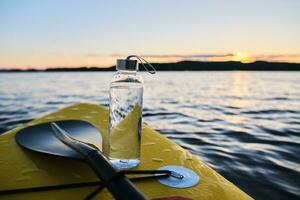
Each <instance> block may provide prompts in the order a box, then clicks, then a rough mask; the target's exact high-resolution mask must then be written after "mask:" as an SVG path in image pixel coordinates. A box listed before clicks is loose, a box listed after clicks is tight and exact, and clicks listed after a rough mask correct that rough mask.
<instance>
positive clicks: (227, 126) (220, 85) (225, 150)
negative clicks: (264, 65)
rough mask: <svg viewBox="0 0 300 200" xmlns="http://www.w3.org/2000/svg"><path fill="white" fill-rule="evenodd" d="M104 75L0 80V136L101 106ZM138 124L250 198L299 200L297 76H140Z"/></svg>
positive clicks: (299, 98) (7, 75)
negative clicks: (82, 107)
mask: <svg viewBox="0 0 300 200" xmlns="http://www.w3.org/2000/svg"><path fill="white" fill-rule="evenodd" d="M111 76H112V73H111V72H74V73H71V72H67V73H37V72H35V73H2V74H0V133H3V132H5V131H7V130H10V129H12V128H14V127H16V126H18V125H20V124H22V123H24V122H28V121H30V120H32V119H34V118H37V117H39V116H41V115H44V114H46V113H50V112H53V111H55V110H57V109H60V108H63V107H65V106H68V105H71V104H74V103H79V102H92V103H98V104H103V105H106V106H107V105H108V94H109V93H108V85H109V81H110V78H111ZM143 76H144V80H145V95H144V111H143V114H144V115H143V121H144V122H147V123H148V124H150V125H151V126H152V127H153V128H154V129H156V130H158V131H160V132H161V133H162V134H164V135H166V136H167V137H168V138H170V139H171V140H173V141H175V142H176V143H178V144H179V145H180V146H182V147H183V148H185V149H187V150H188V151H190V152H191V153H193V154H194V155H196V156H199V157H200V158H201V159H202V160H204V161H205V162H207V163H208V164H209V165H210V166H212V167H213V168H214V169H215V170H217V171H218V172H219V173H221V174H222V175H223V176H225V177H226V178H227V179H229V180H230V181H231V182H233V183H234V184H235V185H237V186H239V187H240V188H241V189H242V190H244V191H245V192H247V193H248V194H249V195H251V196H252V197H254V198H256V199H299V198H300V193H299V191H300V72H240V71H232V72H158V73H157V74H156V75H149V74H146V73H143Z"/></svg>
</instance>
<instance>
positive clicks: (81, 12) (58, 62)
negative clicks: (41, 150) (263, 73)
mask: <svg viewBox="0 0 300 200" xmlns="http://www.w3.org/2000/svg"><path fill="white" fill-rule="evenodd" d="M299 19H300V1H299V0H251V1H246V0H206V1H204V0H203V1H202V0H195V1H192V0H185V1H174V0H149V1H146V0H145V1H141V0H140V1H139V0H122V1H121V0H119V1H117V0H116V1H104V0H103V1H102V0H88V1H86V0H43V1H41V0H26V1H23V0H0V68H2V69H12V68H21V69H26V68H36V69H44V68H50V67H80V66H99V67H108V66H112V65H114V64H115V60H116V59H117V58H123V57H126V56H127V55H130V54H138V55H141V56H143V57H145V58H146V59H147V60H148V61H150V62H177V61H180V60H199V61H229V60H234V61H241V62H244V63H247V62H254V61H256V60H265V61H275V62H297V63H300V25H299Z"/></svg>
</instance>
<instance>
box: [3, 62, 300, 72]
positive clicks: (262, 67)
mask: <svg viewBox="0 0 300 200" xmlns="http://www.w3.org/2000/svg"><path fill="white" fill-rule="evenodd" d="M152 65H153V66H155V68H156V70H157V71H234V70H241V71H300V63H279V62H265V61H256V62H253V63H241V62H235V61H228V62H201V61H181V62H177V63H152ZM140 70H141V71H145V70H144V68H143V67H140ZM89 71H91V72H95V71H97V72H98V71H99V72H101V71H104V72H105V71H115V66H111V67H107V68H100V67H78V68H66V67H57V68H48V69H42V70H37V69H26V70H21V69H0V73H1V72H4V73H5V72H89Z"/></svg>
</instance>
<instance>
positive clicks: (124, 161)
mask: <svg viewBox="0 0 300 200" xmlns="http://www.w3.org/2000/svg"><path fill="white" fill-rule="evenodd" d="M142 96H143V86H142V85H141V84H140V83H132V82H128V83H124V82H122V83H118V82H116V83H112V85H111V88H110V98H111V101H110V116H109V117H110V129H109V130H110V135H109V137H110V142H109V144H110V148H109V159H110V161H111V162H112V164H113V165H114V166H116V167H117V168H132V167H135V166H137V165H138V164H139V163H140V140H141V123H142Z"/></svg>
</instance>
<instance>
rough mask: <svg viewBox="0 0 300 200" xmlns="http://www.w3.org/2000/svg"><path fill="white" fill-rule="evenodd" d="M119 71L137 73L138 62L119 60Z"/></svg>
mask: <svg viewBox="0 0 300 200" xmlns="http://www.w3.org/2000/svg"><path fill="white" fill-rule="evenodd" d="M116 68H117V70H127V71H137V69H138V67H137V60H130V59H117V66H116Z"/></svg>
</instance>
